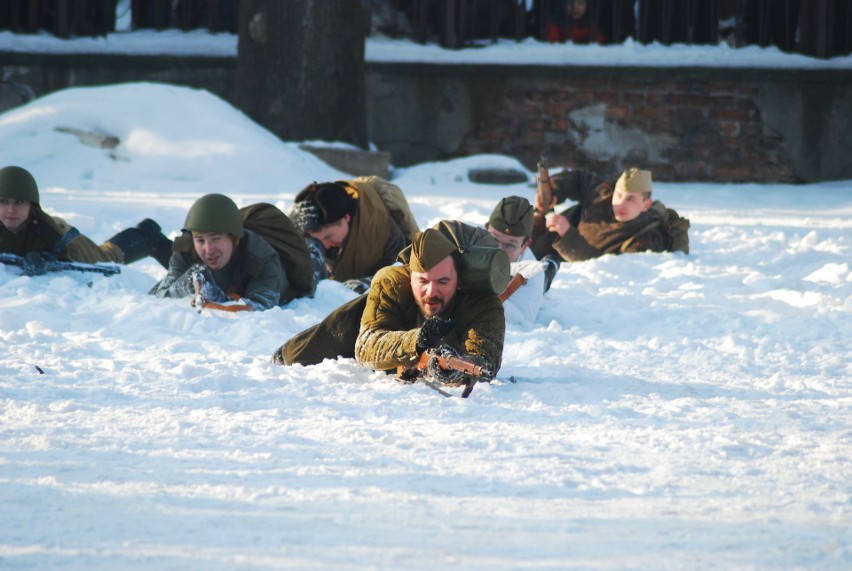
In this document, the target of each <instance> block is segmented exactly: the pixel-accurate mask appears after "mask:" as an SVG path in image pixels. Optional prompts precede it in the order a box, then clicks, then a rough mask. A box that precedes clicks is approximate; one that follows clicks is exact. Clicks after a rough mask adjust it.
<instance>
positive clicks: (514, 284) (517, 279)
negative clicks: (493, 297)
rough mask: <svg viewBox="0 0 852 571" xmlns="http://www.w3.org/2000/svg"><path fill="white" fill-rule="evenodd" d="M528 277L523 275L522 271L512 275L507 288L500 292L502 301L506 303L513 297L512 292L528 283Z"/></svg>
mask: <svg viewBox="0 0 852 571" xmlns="http://www.w3.org/2000/svg"><path fill="white" fill-rule="evenodd" d="M526 283H527V278H525V277H524V276H522V275H521V274H520V273H517V274H515V275H514V276H512V281H510V282H509V285H507V286H506V289H504V290H503V293H501V294H500V301H501V302H502V303H506V300H507V299H509V298H510V297H512V294H513V293H515V292H516V291H518V288H519V287H521V286H522V285H526Z"/></svg>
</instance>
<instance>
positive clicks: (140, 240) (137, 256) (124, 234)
mask: <svg viewBox="0 0 852 571" xmlns="http://www.w3.org/2000/svg"><path fill="white" fill-rule="evenodd" d="M107 242H109V243H111V244H112V245H113V246H116V247H118V249H119V250H121V252H122V253H123V254H124V263H125V264H132V263H133V262H136V261H138V260H141V259H142V258H144V257H146V256H149V255H151V245H150V244H149V243H148V240H147V239H146V238H145V236H143V235H142V232H140V231H139V230H137V229H136V228H128V229H127V230H122V231H121V232H119V233H118V234H116V235H115V236H113V237H112V238H110V239H109V240H107Z"/></svg>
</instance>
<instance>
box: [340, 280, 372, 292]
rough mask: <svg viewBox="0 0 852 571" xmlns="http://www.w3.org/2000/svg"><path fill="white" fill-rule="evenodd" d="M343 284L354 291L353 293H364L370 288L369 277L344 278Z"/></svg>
mask: <svg viewBox="0 0 852 571" xmlns="http://www.w3.org/2000/svg"><path fill="white" fill-rule="evenodd" d="M343 285H345V286H346V287H348V288H349V289H351V290H352V291H354V292H355V293H364V292H365V291H367V290H368V289H370V278H355V279H351V280H346V281H345V282H343Z"/></svg>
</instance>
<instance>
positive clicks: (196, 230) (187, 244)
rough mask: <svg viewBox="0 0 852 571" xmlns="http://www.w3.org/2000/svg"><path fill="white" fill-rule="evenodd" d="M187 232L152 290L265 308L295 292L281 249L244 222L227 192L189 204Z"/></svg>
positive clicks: (226, 305)
mask: <svg viewBox="0 0 852 571" xmlns="http://www.w3.org/2000/svg"><path fill="white" fill-rule="evenodd" d="M268 206H270V208H274V207H271V205H268ZM281 216H283V213H281ZM183 232H184V233H183V235H182V236H181V237H179V238H177V239H176V240H175V251H174V253H173V254H172V257H171V260H170V262H169V272H168V274H167V275H166V277H165V278H164V279H163V280H162V281H161V282H160V283H158V284H157V285H156V286H154V288H153V289H152V290H151V293H152V294H155V295H157V296H159V297H192V302H191V303H192V305H193V307H195V308H196V309H198V310H199V311H200V310H201V308H202V307H207V308H213V309H223V310H228V311H244V310H264V309H270V308H272V307H275V306H277V305H280V304H283V303H286V302H287V301H289V300H290V299H291V298H292V297H294V294H293V289H292V288H291V287H290V279H289V277H288V273H287V270H286V269H285V267H284V265H282V262H281V258H280V257H279V253H278V252H277V251H276V250H275V248H273V247H272V246H271V245H270V244H269V243H268V242H267V241H266V240H265V239H264V238H263V237H261V236H260V235H259V234H257V233H255V232H253V231H251V230H248V229H246V228H244V225H243V218H242V216H241V213H240V210H239V209H238V208H237V205H236V204H235V203H234V201H232V200H231V199H230V198H228V197H227V196H224V195H222V194H208V195H206V196H202V197H201V198H199V199H198V200H197V201H196V202H195V204H193V205H192V207H191V208H190V209H189V213H188V214H187V216H186V222H185V223H184V228H183ZM294 232H295V230H294ZM300 246H302V248H303V253H302V255H303V257H304V264H306V265H307V272H308V275H310V273H311V260H310V255H309V253H308V251H307V247H305V246H304V244H301V242H300ZM302 293H305V294H310V293H312V291H309V292H302Z"/></svg>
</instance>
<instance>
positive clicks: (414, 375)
mask: <svg viewBox="0 0 852 571" xmlns="http://www.w3.org/2000/svg"><path fill="white" fill-rule="evenodd" d="M433 358H435V359H437V360H438V366H439V367H440V368H442V369H444V370H447V371H460V372H462V373H464V375H465V379H464V381H463V382H462V384H464V385H465V388H464V391H462V394H461V398H463V399H466V398H467V397H469V396H470V393H471V392H472V391H473V387H475V386H476V383H477V382H479V381H480V380H483V381H488V380H491V377H492V376H493V375H492V373H491V371H489V370H488V368H487V367H483V366H482V365H477V364H476V363H473V362H471V361H468V360H467V359H462V358H461V357H457V356H456V355H450V354H446V353H443V354H442V353H441V351H440V350H438V349H428V350H426V351H423V353H421V354H420V359H418V361H417V362H416V363H414V364H413V365H409V366H407V367H406V366H404V365H399V366H398V367H397V368H396V374H397V377H399V378H400V379H402V380H404V381H409V382H416V381H420V382H422V383H424V384H425V385H427V386H428V387H429V388H431V389H434V390H436V391H438V392H439V393H441V394H442V395H444V396H445V397H450V396H453V395H451V394H450V393H448V392H446V391H444V390H443V389H441V388H440V387H439V386H438V384H437V383H436V382H435V381H433V380H432V379H429V378H427V375H428V370H429V361H431V360H432V359H433Z"/></svg>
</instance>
